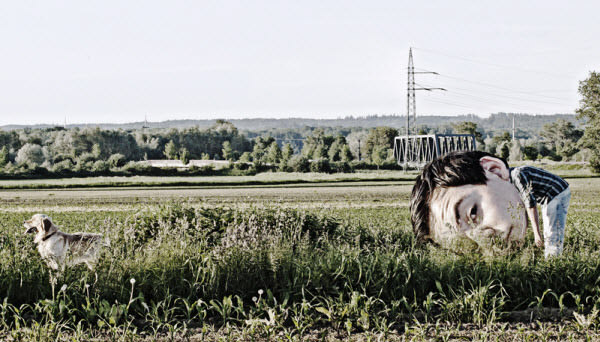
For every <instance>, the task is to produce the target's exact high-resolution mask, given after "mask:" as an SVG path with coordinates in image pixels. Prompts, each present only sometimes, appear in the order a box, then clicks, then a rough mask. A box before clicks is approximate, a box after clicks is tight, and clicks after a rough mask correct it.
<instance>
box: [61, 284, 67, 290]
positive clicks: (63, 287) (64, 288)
mask: <svg viewBox="0 0 600 342" xmlns="http://www.w3.org/2000/svg"><path fill="white" fill-rule="evenodd" d="M66 290H67V284H64V285H63V286H62V287H61V288H60V291H61V292H65V291H66Z"/></svg>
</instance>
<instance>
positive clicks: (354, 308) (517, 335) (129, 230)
mask: <svg viewBox="0 0 600 342" xmlns="http://www.w3.org/2000/svg"><path fill="white" fill-rule="evenodd" d="M568 181H569V182H570V183H571V187H572V190H573V198H572V201H571V208H570V212H569V217H568V225H567V233H566V241H565V252H564V255H563V256H562V257H560V258H556V259H553V260H550V261H546V260H544V258H543V253H542V251H541V250H539V249H536V248H535V247H534V246H533V241H532V240H533V238H532V234H531V233H529V236H528V240H527V242H526V244H525V245H524V247H523V248H522V249H521V250H519V251H516V252H514V253H511V254H508V255H503V256H496V257H482V256H478V255H463V256H459V255H455V254H453V253H451V252H446V251H444V250H440V249H436V248H435V247H432V246H425V247H423V246H416V245H414V242H413V238H412V233H411V230H410V221H409V214H408V198H409V192H410V189H411V187H412V183H411V182H410V181H404V180H398V181H392V180H385V179H380V180H379V181H373V180H371V181H369V180H365V179H363V180H360V181H353V182H339V181H337V182H335V180H329V182H322V183H321V182H320V183H318V184H306V183H297V184H286V185H281V184H280V185H273V186H269V185H247V186H243V185H230V186H223V185H221V186H211V187H201V186H196V187H194V186H170V187H138V188H100V189H77V188H74V189H39V190H38V189H28V190H23V189H13V190H3V191H0V203H1V205H0V222H2V224H1V230H0V261H1V264H0V340H6V339H8V340H24V341H25V340H52V341H54V340H57V339H58V340H92V339H96V340H148V341H151V340H155V339H163V340H171V339H175V340H178V339H190V340H258V341H261V340H282V341H301V340H311V341H312V340H315V341H321V340H338V339H344V340H357V341H375V340H429V339H439V340H471V339H480V340H500V341H505V340H506V341H512V340H519V341H520V340H542V339H552V340H581V339H597V338H600V334H599V333H598V330H597V329H598V328H599V327H600V250H599V248H598V247H599V246H600V210H599V208H600V198H598V195H597V194H599V193H600V180H598V179H595V178H577V179H575V178H573V179H568ZM38 212H42V213H46V214H48V215H50V216H52V218H53V220H54V222H55V223H56V224H57V225H58V226H59V227H60V228H61V230H63V231H66V232H75V231H89V232H99V233H102V234H104V235H105V236H107V237H109V238H110V240H111V247H110V248H106V249H105V250H104V252H103V254H102V257H101V259H100V261H99V263H98V265H97V266H96V269H95V272H96V274H97V277H98V280H97V281H96V280H95V274H94V272H89V271H88V270H87V269H86V268H85V267H84V266H75V267H73V268H70V269H68V270H67V271H66V272H65V273H64V274H63V275H62V276H61V278H60V279H59V281H58V285H57V286H56V289H55V291H54V293H53V291H52V288H51V286H50V284H49V273H48V270H47V268H46V266H45V264H44V263H43V262H42V261H41V259H40V256H39V254H38V253H37V251H36V250H35V246H34V244H33V241H32V240H33V238H32V236H30V235H25V234H23V232H24V229H23V227H22V222H23V220H25V219H28V218H29V217H30V216H31V215H32V214H34V213H38Z"/></svg>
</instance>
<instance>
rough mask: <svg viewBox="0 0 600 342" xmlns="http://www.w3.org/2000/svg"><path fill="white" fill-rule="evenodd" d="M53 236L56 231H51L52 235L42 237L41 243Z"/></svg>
mask: <svg viewBox="0 0 600 342" xmlns="http://www.w3.org/2000/svg"><path fill="white" fill-rule="evenodd" d="M54 234H56V231H53V232H52V233H50V234H48V235H46V236H44V237H43V238H42V241H46V240H48V239H49V238H51V237H52V235H54Z"/></svg>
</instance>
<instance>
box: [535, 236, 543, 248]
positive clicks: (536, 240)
mask: <svg viewBox="0 0 600 342" xmlns="http://www.w3.org/2000/svg"><path fill="white" fill-rule="evenodd" d="M535 245H536V246H537V247H543V246H544V241H542V239H541V238H537V237H536V238H535Z"/></svg>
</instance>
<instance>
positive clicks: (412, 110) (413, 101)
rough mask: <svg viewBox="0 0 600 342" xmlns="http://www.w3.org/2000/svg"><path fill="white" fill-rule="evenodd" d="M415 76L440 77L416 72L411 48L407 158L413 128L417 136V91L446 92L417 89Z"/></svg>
mask: <svg viewBox="0 0 600 342" xmlns="http://www.w3.org/2000/svg"><path fill="white" fill-rule="evenodd" d="M415 74H434V75H438V73H437V72H435V71H415V66H414V64H413V55H412V48H410V49H409V50H408V89H407V92H406V96H407V99H406V145H405V148H406V153H405V156H408V153H409V145H410V143H409V142H410V135H411V132H410V130H411V126H412V128H413V130H414V132H413V133H412V134H413V135H416V134H417V98H416V96H415V95H416V94H415V91H416V90H427V91H432V90H444V91H445V90H446V89H444V88H424V87H420V88H416V87H415ZM411 116H412V120H411ZM411 121H412V123H411ZM407 168H408V158H407V157H406V158H405V163H404V170H407Z"/></svg>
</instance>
